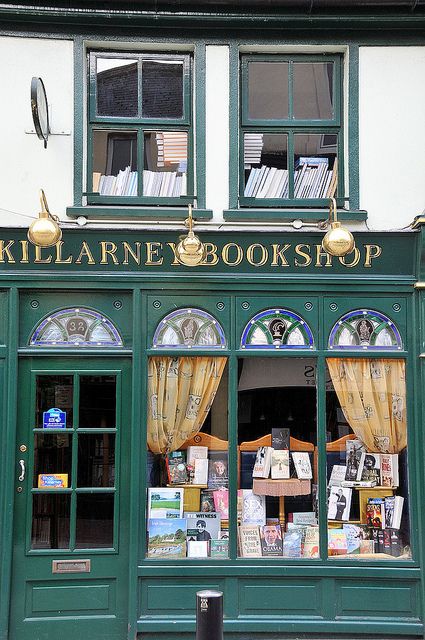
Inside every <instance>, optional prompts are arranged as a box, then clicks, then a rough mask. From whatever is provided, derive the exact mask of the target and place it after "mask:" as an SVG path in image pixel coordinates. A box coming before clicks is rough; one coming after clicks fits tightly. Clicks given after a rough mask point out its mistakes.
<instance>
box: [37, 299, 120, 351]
mask: <svg viewBox="0 0 425 640" xmlns="http://www.w3.org/2000/svg"><path fill="white" fill-rule="evenodd" d="M30 345H31V346H37V347H122V345H123V341H122V338H121V336H120V333H119V331H118V330H117V328H116V327H115V326H114V325H113V324H112V322H111V321H110V320H109V319H108V318H105V316H104V315H102V314H101V313H98V312H97V311H93V310H92V309H86V308H83V307H78V308H74V307H73V308H68V309H61V310H60V311H55V312H54V313H52V314H50V315H49V316H48V317H47V318H44V320H42V321H41V322H40V324H39V325H38V326H37V327H36V329H35V331H34V332H33V334H32V336H31V338H30Z"/></svg>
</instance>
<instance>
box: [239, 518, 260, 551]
mask: <svg viewBox="0 0 425 640" xmlns="http://www.w3.org/2000/svg"><path fill="white" fill-rule="evenodd" d="M238 539H239V551H240V555H241V557H242V558H261V542H260V533H259V530H258V526H257V525H255V524H241V525H240V526H239V527H238Z"/></svg>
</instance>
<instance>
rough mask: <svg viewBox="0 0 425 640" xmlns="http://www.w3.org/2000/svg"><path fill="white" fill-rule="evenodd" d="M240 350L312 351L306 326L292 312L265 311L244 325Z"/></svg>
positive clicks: (310, 333)
mask: <svg viewBox="0 0 425 640" xmlns="http://www.w3.org/2000/svg"><path fill="white" fill-rule="evenodd" d="M241 348H242V349H314V339H313V334H312V332H311V329H310V327H309V326H308V324H307V323H306V322H305V320H303V319H302V318H301V316H299V315H298V314H297V313H294V312H293V311H288V310H287V309H267V310H266V311H261V312H260V313H257V314H256V315H255V316H254V317H253V318H251V320H250V321H249V322H248V324H247V325H246V327H245V329H244V331H243V333H242V338H241Z"/></svg>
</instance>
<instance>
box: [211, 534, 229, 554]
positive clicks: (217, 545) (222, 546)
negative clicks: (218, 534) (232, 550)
mask: <svg viewBox="0 0 425 640" xmlns="http://www.w3.org/2000/svg"><path fill="white" fill-rule="evenodd" d="M210 556H211V558H228V557H229V539H228V538H224V539H220V540H210Z"/></svg>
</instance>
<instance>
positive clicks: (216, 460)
mask: <svg viewBox="0 0 425 640" xmlns="http://www.w3.org/2000/svg"><path fill="white" fill-rule="evenodd" d="M228 486H229V475H228V457H227V451H210V452H209V456H208V488H209V489H220V488H221V487H222V488H226V487H228Z"/></svg>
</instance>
